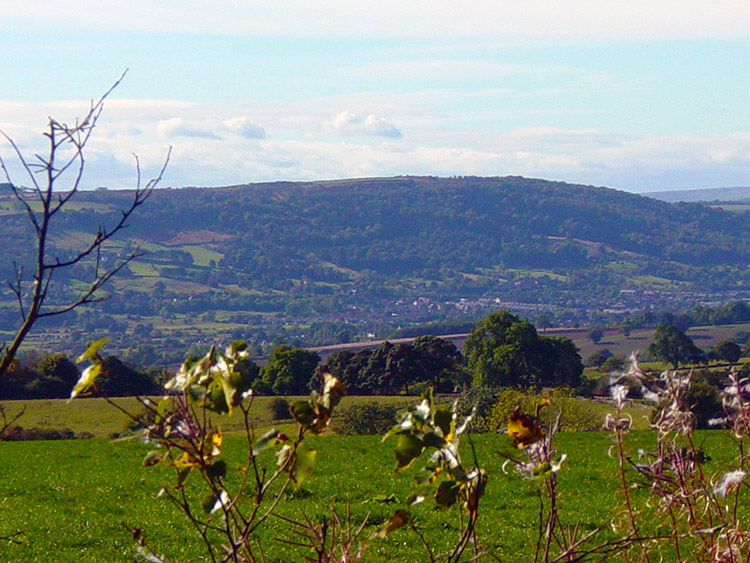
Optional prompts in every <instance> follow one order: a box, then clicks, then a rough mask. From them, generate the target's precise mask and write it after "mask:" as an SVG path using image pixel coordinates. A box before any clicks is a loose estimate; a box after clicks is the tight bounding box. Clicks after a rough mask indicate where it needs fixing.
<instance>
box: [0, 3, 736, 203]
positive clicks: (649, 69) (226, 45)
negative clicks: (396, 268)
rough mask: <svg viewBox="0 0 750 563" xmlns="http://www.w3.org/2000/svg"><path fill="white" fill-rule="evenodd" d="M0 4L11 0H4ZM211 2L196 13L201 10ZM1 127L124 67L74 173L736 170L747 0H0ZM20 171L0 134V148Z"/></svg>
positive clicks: (25, 122) (84, 91)
mask: <svg viewBox="0 0 750 563" xmlns="http://www.w3.org/2000/svg"><path fill="white" fill-rule="evenodd" d="M6 4H7V5H6ZM209 4H210V7H206V6H208V5H209ZM3 12H5V13H4V17H3V19H2V21H0V53H1V54H2V56H1V57H0V76H2V77H3V80H2V88H0V129H2V130H3V131H5V132H6V133H7V134H8V135H10V136H11V137H13V138H14V139H15V140H16V141H17V142H18V144H19V145H20V146H21V147H22V149H23V150H24V151H25V152H27V153H28V154H30V153H32V152H34V151H38V150H41V149H42V148H43V139H42V138H41V136H40V135H39V132H40V131H41V130H42V128H43V126H44V123H45V120H46V117H47V116H48V115H53V116H55V117H57V118H61V119H67V120H71V121H72V120H73V119H74V118H75V116H76V115H78V114H80V113H81V112H82V111H83V110H84V108H85V106H86V104H87V103H88V100H90V99H91V98H93V97H96V96H98V94H100V93H101V92H103V91H104V90H106V89H107V87H108V86H109V85H110V84H111V83H112V82H114V80H116V79H117V77H118V76H119V75H120V73H121V72H122V71H123V69H125V68H129V69H130V70H129V72H128V74H127V76H126V78H125V80H124V81H123V83H122V84H121V85H120V86H119V87H118V89H117V90H116V91H115V92H114V93H113V94H112V96H111V97H110V99H109V100H108V102H107V105H106V109H105V112H104V114H103V116H102V118H101V121H100V124H99V127H98V129H97V131H96V134H95V136H94V137H93V138H92V139H91V144H90V148H89V153H88V155H89V158H88V165H89V166H88V169H87V176H86V181H87V183H88V184H89V185H91V186H98V185H108V186H111V187H128V186H129V185H132V179H133V158H132V154H133V153H137V154H138V155H139V157H140V158H141V161H142V162H143V163H144V166H145V167H146V168H147V172H148V171H149V170H151V169H153V168H154V167H156V166H158V163H159V162H160V160H161V158H163V155H164V153H165V152H166V149H167V147H168V146H172V147H173V159H172V162H171V164H170V167H169V169H168V172H167V175H166V178H165V183H166V185H172V186H184V185H199V186H215V185H227V184H237V183H245V182H254V181H269V180H271V181H273V180H316V179H332V178H348V177H364V176H393V175H399V174H433V175H446V176H450V175H454V174H476V175H524V176H530V177H541V178H547V179H554V180H563V181H569V182H576V183H585V184H594V185H606V186H609V187H614V188H619V189H625V190H629V191H636V192H645V191H653V190H658V189H681V188H699V187H719V186H734V185H748V184H750V178H749V177H748V176H749V174H750V172H749V170H750V162H749V158H750V157H749V154H748V153H749V152H750V141H748V131H749V130H750V126H749V121H750V109H749V108H750V100H749V98H750V93H749V92H750V47H749V43H748V41H749V40H750V37H749V34H748V25H750V24H749V23H748V22H749V21H750V20H749V17H750V16H749V15H748V6H747V2H746V1H744V0H742V1H735V0H722V1H720V2H708V1H705V2H697V1H694V0H681V1H679V2H678V1H673V0H661V1H660V0H652V1H651V2H645V1H642V0H631V1H629V2H621V1H619V0H618V1H611V0H596V1H594V0H558V1H556V2H549V1H541V0H528V1H527V2H523V3H519V2H515V1H513V2H510V1H506V0H495V1H493V2H467V3H464V4H461V5H459V4H458V3H455V2H444V1H443V0H432V1H431V2H422V1H417V0H415V1H414V2H410V3H407V4H406V5H404V3H403V2H395V1H391V0H383V1H382V2H380V3H378V4H373V3H363V2H354V1H348V2H344V1H339V0H319V1H317V2H315V3H308V2H305V3H303V2H291V1H287V0H274V1H268V2H237V1H235V0H215V1H213V2H210V3H208V2H197V1H193V0H182V1H177V0H160V1H159V2H153V1H146V0H132V1H131V2H128V3H127V5H125V4H124V3H122V2H119V1H114V0H99V1H96V2H94V1H93V0H78V1H76V2H65V1H58V2H48V1H46V0H43V1H38V2H36V3H35V4H34V6H33V7H29V6H28V4H27V3H26V2H20V1H17V0H5V2H4V7H3ZM0 156H2V157H3V159H4V160H5V161H6V162H8V163H9V167H10V170H11V173H12V174H13V176H14V178H13V179H14V180H15V181H16V183H20V184H24V183H28V182H25V181H24V179H23V177H22V176H20V175H19V174H20V172H19V171H18V169H17V167H13V166H12V158H11V157H12V155H11V154H10V152H9V147H8V146H7V145H5V144H3V145H0Z"/></svg>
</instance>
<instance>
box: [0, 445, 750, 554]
mask: <svg viewBox="0 0 750 563" xmlns="http://www.w3.org/2000/svg"><path fill="white" fill-rule="evenodd" d="M630 437H631V442H632V443H631V445H630V449H631V450H632V451H635V448H637V447H641V446H643V445H645V444H646V443H648V442H649V441H650V440H651V438H652V436H651V433H650V432H634V433H631V436H630ZM698 437H699V440H700V441H704V442H705V443H704V447H705V448H706V450H707V451H709V452H710V454H711V458H712V459H711V461H709V462H708V463H707V464H706V466H705V467H706V470H707V471H709V472H710V473H712V474H713V473H717V474H718V473H720V472H722V471H724V470H725V469H726V467H727V463H728V462H730V461H731V460H732V458H733V456H734V455H735V453H736V452H735V450H733V449H732V441H731V439H730V438H729V436H728V435H727V434H726V433H724V432H720V431H713V432H704V433H700V434H699V436H698ZM473 439H474V442H475V446H476V451H477V456H478V458H479V460H480V463H481V464H482V466H483V467H484V468H485V469H486V470H487V471H488V473H489V475H490V480H489V482H488V485H487V491H486V495H485V497H484V500H483V504H482V513H481V517H480V521H479V526H478V532H479V535H480V538H481V541H482V544H483V545H484V546H486V547H487V548H488V549H489V550H490V551H492V552H493V553H495V554H497V555H498V556H500V557H501V558H502V561H507V562H510V563H514V562H519V563H520V562H526V561H528V560H529V554H530V553H531V550H532V548H533V547H532V546H533V541H534V539H535V526H536V517H537V509H538V499H537V489H536V485H534V484H533V483H531V482H528V481H523V480H521V479H520V477H518V476H516V475H513V474H510V475H505V474H503V473H502V472H501V470H500V466H501V464H502V459H501V458H500V456H499V455H498V454H497V452H510V451H511V450H510V444H509V438H508V437H507V436H503V435H475V436H474V438H473ZM313 445H314V446H315V448H317V450H318V467H317V468H316V470H315V473H314V475H313V476H312V477H311V479H310V480H309V481H306V482H305V484H304V485H303V488H302V489H301V490H300V491H297V492H290V493H287V495H286V498H285V499H284V501H283V502H282V503H281V505H280V506H281V507H282V513H283V514H286V515H288V516H291V517H295V518H299V517H300V514H301V512H300V511H301V510H304V511H305V513H306V514H307V515H308V516H310V517H319V516H322V515H324V514H326V513H327V511H328V509H329V508H328V507H329V506H330V505H331V504H333V505H335V506H336V507H337V508H338V509H339V510H340V511H342V512H344V511H345V510H346V506H347V505H349V506H350V509H351V514H352V518H353V520H354V521H355V522H359V521H361V520H362V519H363V518H364V517H365V516H366V515H367V514H368V513H369V518H370V522H371V523H372V524H371V527H368V528H367V533H366V535H369V533H370V530H371V529H373V527H374V526H375V525H376V524H379V523H381V522H383V521H384V520H385V519H387V517H388V516H389V515H390V514H391V513H392V512H393V510H394V509H395V508H397V507H398V506H399V505H398V504H395V503H394V504H382V503H379V502H376V500H375V497H376V496H378V495H382V494H385V495H390V494H391V493H394V494H395V497H396V498H397V499H404V498H405V497H406V496H407V495H408V494H409V493H410V492H412V491H413V489H412V484H411V476H410V473H413V471H411V470H409V471H407V472H406V474H399V475H396V474H394V473H393V472H392V468H393V466H394V458H393V453H392V447H393V444H391V443H385V444H383V443H381V441H380V439H379V437H377V436H354V437H343V436H335V435H330V436H322V437H319V438H316V439H314V440H313ZM610 446H611V442H610V440H609V439H608V437H607V436H606V435H605V434H603V433H598V432H594V433H571V434H561V435H559V436H558V447H559V449H560V451H561V452H564V453H567V455H568V460H567V462H566V464H565V468H564V470H563V471H561V472H560V474H559V478H560V490H561V494H560V498H559V502H560V508H561V510H562V515H563V516H562V517H563V520H564V522H566V523H570V524H572V523H574V522H575V521H576V520H579V521H580V522H581V527H582V529H583V530H585V531H588V530H592V529H594V528H596V527H597V526H599V525H601V524H604V523H606V521H607V520H608V519H609V518H611V517H612V516H613V515H616V514H618V513H619V512H620V510H621V506H620V505H619V504H618V499H617V486H616V485H615V482H616V481H615V478H614V476H615V471H616V465H617V462H616V461H615V460H614V459H611V458H610V457H608V456H607V450H608V448H609V447H610ZM148 449H149V448H148V447H147V446H145V445H143V444H140V443H138V442H134V441H129V442H110V441H106V440H79V441H56V442H42V441H39V442H25V443H24V442H4V443H0V503H1V506H2V513H1V514H2V520H0V536H8V535H10V534H16V533H19V535H17V536H14V537H13V540H15V541H9V540H5V541H3V542H2V543H0V561H4V562H5V561H24V562H31V561H34V562H37V561H38V562H45V563H48V562H50V563H56V562H72V561H76V562H101V561H112V562H119V561H122V562H125V561H133V557H132V552H131V549H132V541H131V539H130V532H129V530H130V529H132V528H133V527H136V526H137V527H139V528H141V529H142V530H143V533H144V534H145V536H146V537H147V538H148V540H149V546H150V547H151V548H152V549H153V550H154V551H155V552H156V553H159V554H163V555H164V556H165V557H166V558H167V560H168V561H170V562H182V563H186V562H188V561H201V560H203V559H202V558H201V555H202V551H201V545H200V542H199V540H198V538H197V536H196V534H195V533H194V532H193V531H192V530H190V529H189V528H188V526H187V524H186V522H185V521H183V519H182V517H181V515H180V514H179V513H177V511H176V509H174V508H173V507H172V506H171V505H169V504H167V502H166V501H164V500H163V499H158V498H156V492H157V491H158V490H159V488H160V487H162V486H165V485H166V486H168V485H169V484H170V483H172V482H173V481H172V477H171V475H170V473H169V469H168V468H165V467H161V466H156V467H152V468H143V467H141V466H140V462H141V459H142V457H143V455H145V453H146V452H147V451H148ZM224 450H225V452H227V456H228V461H229V462H230V465H231V464H232V463H237V464H239V463H241V461H242V440H241V439H239V438H234V439H232V438H230V439H228V440H227V441H226V444H225V448H224ZM264 455H265V458H266V462H268V463H271V459H272V455H271V453H270V452H265V454H264ZM462 455H464V457H465V458H467V457H470V454H469V452H468V451H464V452H463V454H462ZM232 479H233V478H232V477H231V476H230V480H232ZM234 479H236V477H234ZM190 486H192V484H190ZM197 496H198V497H201V496H202V495H201V494H198V495H197ZM633 497H634V502H636V503H637V504H638V505H639V506H642V505H643V503H645V501H646V494H645V491H644V490H643V489H638V490H635V491H633ZM746 508H747V507H745V509H746ZM413 512H414V514H415V515H416V522H417V525H418V526H420V527H423V528H424V530H425V533H426V535H427V537H428V539H429V540H430V542H431V543H433V544H434V545H435V546H436V547H437V548H439V549H447V547H448V545H449V544H450V541H451V539H452V538H453V537H454V536H455V534H456V527H455V523H454V517H455V514H454V513H453V512H452V511H450V510H449V511H438V510H436V509H435V508H434V503H432V502H431V500H429V499H428V501H426V502H425V503H423V504H422V505H419V506H418V507H415V508H414V509H413ZM602 533H603V534H605V535H607V537H614V536H613V532H612V531H611V530H610V529H609V528H607V529H605V530H604V531H603V532H602ZM284 537H287V538H288V537H290V536H289V528H288V524H286V523H285V522H283V521H281V520H278V519H271V520H270V521H268V522H267V525H266V526H265V528H264V529H263V530H262V531H261V532H260V533H259V534H258V537H257V539H258V541H259V542H260V544H261V545H263V548H264V551H265V552H266V556H267V558H266V561H268V562H269V563H270V562H278V563H282V562H287V561H300V560H302V558H301V557H300V556H299V554H295V553H296V552H295V550H294V548H291V547H289V546H286V545H284V544H281V543H280V542H279V541H278V538H284ZM367 554H368V556H367V557H366V558H365V559H364V560H365V561H373V562H375V563H377V562H385V561H395V562H402V561H410V562H411V561H415V562H416V561H426V560H427V558H426V557H425V556H424V553H423V552H422V551H421V548H420V546H419V543H418V541H417V540H416V537H415V536H414V535H412V534H411V533H410V532H409V531H407V530H399V531H397V532H395V533H393V534H392V535H390V536H389V537H388V538H387V539H385V540H372V542H371V544H370V547H369V549H368V551H367ZM467 560H468V558H467ZM611 560H612V561H615V560H616V559H611Z"/></svg>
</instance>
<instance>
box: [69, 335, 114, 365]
mask: <svg viewBox="0 0 750 563" xmlns="http://www.w3.org/2000/svg"><path fill="white" fill-rule="evenodd" d="M107 340H109V338H106V337H105V338H100V339H99V340H94V341H93V342H92V343H91V344H89V345H88V346H87V347H86V351H85V352H84V353H83V354H81V355H80V356H78V357H77V358H76V363H81V362H82V361H84V360H95V359H96V358H97V357H98V356H99V348H101V347H102V346H104V345H105V344H106V343H107Z"/></svg>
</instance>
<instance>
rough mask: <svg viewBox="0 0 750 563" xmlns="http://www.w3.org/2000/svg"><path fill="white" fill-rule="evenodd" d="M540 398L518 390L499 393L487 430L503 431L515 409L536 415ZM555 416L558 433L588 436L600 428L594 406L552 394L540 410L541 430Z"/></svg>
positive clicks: (586, 402) (597, 410) (599, 413)
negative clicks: (574, 433) (586, 434)
mask: <svg viewBox="0 0 750 563" xmlns="http://www.w3.org/2000/svg"><path fill="white" fill-rule="evenodd" d="M543 398H544V396H543V395H541V394H534V393H532V392H530V391H523V390H521V389H502V390H500V392H498V394H497V401H496V402H495V404H494V406H493V407H492V412H491V414H490V416H489V418H488V421H487V422H488V423H487V426H488V430H490V431H492V432H497V431H500V430H503V429H504V428H505V427H506V426H507V424H508V419H509V418H510V415H511V413H512V412H513V410H514V409H515V408H516V407H521V411H522V412H525V413H533V412H535V410H536V408H537V405H539V404H540V401H542V399H543ZM560 413H562V414H560ZM558 415H560V427H559V430H560V431H561V432H589V431H592V430H599V429H600V428H601V426H602V414H601V411H600V409H599V408H597V405H596V404H595V403H591V402H590V401H587V400H585V399H574V398H572V397H569V396H565V393H560V392H555V391H553V393H552V398H551V399H550V405H549V406H547V407H545V408H542V409H540V410H539V419H540V421H541V423H542V425H543V426H549V424H550V423H551V422H552V421H553V420H554V419H555V418H557V416H558Z"/></svg>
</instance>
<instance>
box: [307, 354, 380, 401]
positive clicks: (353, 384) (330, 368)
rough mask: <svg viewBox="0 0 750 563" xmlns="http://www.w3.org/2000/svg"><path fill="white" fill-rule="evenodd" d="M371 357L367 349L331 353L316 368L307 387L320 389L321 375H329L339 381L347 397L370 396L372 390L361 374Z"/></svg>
mask: <svg viewBox="0 0 750 563" xmlns="http://www.w3.org/2000/svg"><path fill="white" fill-rule="evenodd" d="M371 355H372V350H369V349H367V348H362V349H361V350H357V351H356V352H352V351H350V350H340V351H338V352H333V353H332V354H331V355H330V356H328V357H327V358H326V359H325V361H324V362H323V363H322V364H320V365H319V366H318V367H317V369H316V370H315V375H314V376H313V377H312V379H310V383H309V384H308V387H309V388H310V389H320V383H321V381H322V375H323V374H324V373H330V374H331V375H334V376H335V377H336V378H338V380H339V381H341V383H342V384H343V385H344V387H345V388H346V392H347V393H348V394H349V395H368V394H372V393H373V391H372V389H371V388H370V387H369V386H368V385H367V384H366V383H365V381H364V380H363V378H362V373H363V372H364V370H365V368H366V367H367V364H368V362H369V360H370V356H371Z"/></svg>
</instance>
